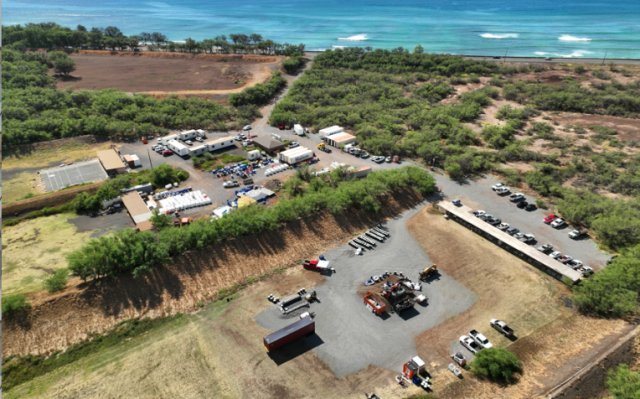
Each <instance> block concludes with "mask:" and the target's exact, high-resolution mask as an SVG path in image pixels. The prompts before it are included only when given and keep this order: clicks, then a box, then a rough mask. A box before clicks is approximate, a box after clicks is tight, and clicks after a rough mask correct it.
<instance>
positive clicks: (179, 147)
mask: <svg viewBox="0 0 640 399" xmlns="http://www.w3.org/2000/svg"><path fill="white" fill-rule="evenodd" d="M167 147H169V149H170V150H172V151H173V152H175V153H176V154H178V155H180V156H181V157H184V156H186V155H189V147H187V146H186V145H184V144H182V143H181V142H179V141H177V140H173V141H170V142H169V143H168V144H167Z"/></svg>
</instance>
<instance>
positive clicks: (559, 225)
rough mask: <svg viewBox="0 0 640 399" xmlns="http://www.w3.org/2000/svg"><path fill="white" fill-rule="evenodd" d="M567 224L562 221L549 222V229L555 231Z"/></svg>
mask: <svg viewBox="0 0 640 399" xmlns="http://www.w3.org/2000/svg"><path fill="white" fill-rule="evenodd" d="M566 223H567V222H566V221H565V220H564V219H556V220H554V221H553V222H551V227H553V228H555V229H557V228H559V227H562V226H564V225H565V224H566Z"/></svg>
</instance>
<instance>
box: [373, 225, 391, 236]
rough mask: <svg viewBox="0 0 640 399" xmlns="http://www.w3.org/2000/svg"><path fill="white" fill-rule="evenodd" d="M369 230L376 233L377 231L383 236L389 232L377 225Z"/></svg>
mask: <svg viewBox="0 0 640 399" xmlns="http://www.w3.org/2000/svg"><path fill="white" fill-rule="evenodd" d="M371 231H373V232H376V233H378V234H382V235H383V236H385V237H389V233H388V232H386V231H384V230H382V229H381V228H379V227H374V228H372V229H371Z"/></svg>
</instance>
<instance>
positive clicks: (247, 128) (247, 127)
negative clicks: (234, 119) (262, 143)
mask: <svg viewBox="0 0 640 399" xmlns="http://www.w3.org/2000/svg"><path fill="white" fill-rule="evenodd" d="M242 130H244V131H245V132H246V131H247V130H251V125H247V126H245V127H243V128H242Z"/></svg>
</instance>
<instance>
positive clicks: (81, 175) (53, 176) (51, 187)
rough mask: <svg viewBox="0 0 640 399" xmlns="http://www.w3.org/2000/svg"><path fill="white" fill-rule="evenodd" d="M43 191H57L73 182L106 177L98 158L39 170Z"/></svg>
mask: <svg viewBox="0 0 640 399" xmlns="http://www.w3.org/2000/svg"><path fill="white" fill-rule="evenodd" d="M40 176H41V177H42V182H43V183H44V187H45V191H46V192H50V191H57V190H61V189H63V188H65V187H69V186H72V185H74V184H82V183H93V182H96V181H100V180H105V179H107V178H108V176H107V172H105V170H104V168H103V167H102V164H101V163H100V161H98V160H93V161H87V162H79V163H74V164H73V165H66V166H61V167H58V168H53V169H47V170H43V171H40Z"/></svg>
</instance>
